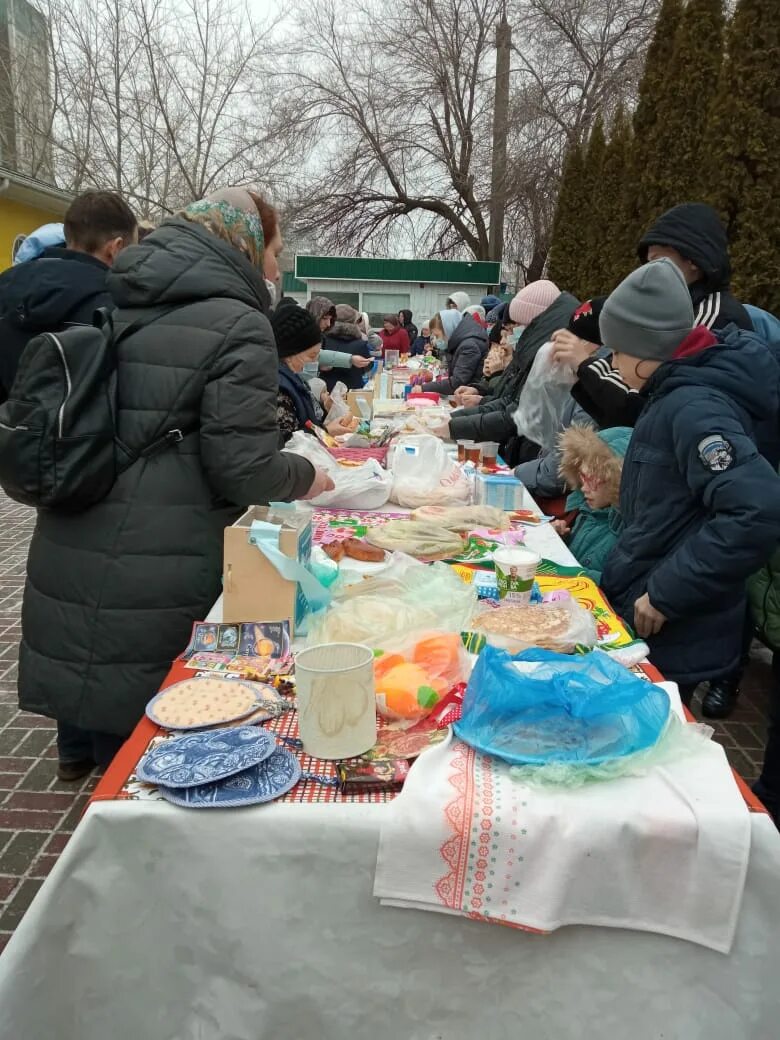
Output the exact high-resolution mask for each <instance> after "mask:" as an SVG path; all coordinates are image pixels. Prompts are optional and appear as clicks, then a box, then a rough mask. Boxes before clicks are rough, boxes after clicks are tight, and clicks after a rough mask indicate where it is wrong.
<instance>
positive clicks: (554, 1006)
mask: <svg viewBox="0 0 780 1040" xmlns="http://www.w3.org/2000/svg"><path fill="white" fill-rule="evenodd" d="M528 544H529V545H531V546H533V547H534V548H536V549H537V550H538V551H539V552H541V553H542V554H543V555H545V556H546V557H548V558H549V559H553V560H556V561H557V562H559V563H562V564H572V563H574V562H575V561H574V559H573V557H572V556H571V554H570V553H569V551H568V549H566V547H565V546H564V545H563V544H562V542H561V541H560V539H558V537H557V535H556V534H555V532H554V531H552V530H551V529H550V528H549V527H548V528H532V529H529V537H528ZM215 613H216V611H215ZM385 812H387V806H385V805H359V804H314V805H305V804H304V805H301V804H281V803H277V804H273V805H266V806H261V807H257V808H251V809H243V810H226V811H219V812H213V813H212V812H208V811H203V812H193V811H190V812H188V811H186V810H183V809H177V808H175V807H173V806H170V805H167V804H165V803H160V802H151V801H129V802H98V803H96V804H93V805H92V806H91V807H90V808H89V810H88V811H87V814H86V816H85V818H84V820H83V821H82V823H81V824H80V825H79V827H78V828H77V830H76V833H75V835H74V837H73V838H72V840H71V841H70V843H69V844H68V846H67V848H66V850H65V852H64V853H63V855H62V857H61V858H60V860H59V862H58V863H57V864H56V866H55V868H54V870H53V871H52V873H51V875H50V876H49V878H48V879H47V880H46V882H45V883H44V885H43V887H42V889H41V891H40V892H39V893H38V896H37V897H36V899H35V901H34V902H33V905H32V907H31V908H30V910H29V911H28V913H27V915H26V916H25V918H24V920H23V921H22V923H21V924H20V926H19V928H18V929H17V931H16V933H15V935H14V936H13V938H12V940H11V942H10V943H9V945H8V947H7V949H6V951H5V953H4V954H3V955H2V957H0V1040H42V1038H44V1037H50V1036H51V1037H56V1038H57V1040H266V1038H268V1040H363V1038H365V1040H475V1038H477V1037H485V1038H486V1040H504V1038H507V1040H510V1038H511V1040H517V1038H518V1037H525V1036H528V1037H533V1038H535V1040H569V1038H577V1040H581V1038H582V1037H583V1036H585V1035H588V1036H589V1035H591V1034H592V1035H594V1036H598V1037H599V1038H600V1040H627V1038H628V1037H631V1038H632V1040H659V1038H662V1037H663V1038H665V1040H699V1038H701V1040H705V1038H706V1040H773V1038H774V1037H776V1036H777V1035H778V1027H777V1021H778V1016H779V1015H780V995H779V991H778V987H777V982H776V977H777V966H778V964H780V900H779V899H778V881H779V880H780V837H778V834H777V832H776V831H775V829H774V827H773V826H772V824H771V822H770V821H769V819H768V818H767V817H763V816H760V817H759V816H756V817H753V818H752V850H751V857H750V865H749V868H748V877H747V884H746V890H745V896H744V901H743V909H742V916H741V920H740V924H739V929H738V933H737V939H736V942H735V944H734V948H733V950H732V953H731V954H730V955H729V956H728V957H725V956H722V955H721V954H717V953H713V952H711V951H708V950H705V949H703V948H700V947H697V946H694V945H692V944H691V943H687V942H683V941H680V940H676V939H669V938H665V937H662V936H658V935H648V934H640V933H635V932H628V931H626V932H623V931H615V930H608V929H601V928H579V927H578V928H565V929H562V930H561V931H559V932H556V933H555V934H553V935H551V936H548V937H546V938H537V937H532V936H529V935H527V934H525V933H521V932H518V931H516V930H514V929H509V928H504V927H501V926H498V925H488V924H481V923H476V922H472V921H464V920H462V919H459V918H454V917H446V916H442V915H437V914H430V913H425V912H422V911H409V910H396V909H392V908H387V907H382V906H380V904H379V902H378V900H376V899H375V898H374V897H373V895H372V889H373V882H374V870H375V866H376V854H377V844H378V837H379V829H380V824H381V821H382V815H383V813H385ZM669 884H674V878H670V879H669Z"/></svg>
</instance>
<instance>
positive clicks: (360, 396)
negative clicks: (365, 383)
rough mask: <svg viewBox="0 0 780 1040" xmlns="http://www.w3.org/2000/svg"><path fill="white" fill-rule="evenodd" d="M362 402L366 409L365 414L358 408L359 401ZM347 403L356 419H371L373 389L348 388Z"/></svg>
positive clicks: (372, 412)
mask: <svg viewBox="0 0 780 1040" xmlns="http://www.w3.org/2000/svg"><path fill="white" fill-rule="evenodd" d="M359 402H362V403H363V404H364V406H365V408H366V409H367V414H366V415H364V414H363V412H362V411H361V409H360V403H359ZM347 404H348V405H349V410H350V411H351V412H352V414H353V415H356V416H357V417H358V419H371V418H372V417H373V414H374V391H373V388H372V389H368V388H367V389H365V390H348V391H347Z"/></svg>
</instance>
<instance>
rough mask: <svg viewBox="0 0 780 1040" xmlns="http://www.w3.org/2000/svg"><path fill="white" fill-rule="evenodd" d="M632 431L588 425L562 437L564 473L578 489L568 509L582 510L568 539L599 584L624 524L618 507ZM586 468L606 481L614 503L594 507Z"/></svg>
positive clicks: (605, 484) (570, 498)
mask: <svg viewBox="0 0 780 1040" xmlns="http://www.w3.org/2000/svg"><path fill="white" fill-rule="evenodd" d="M631 434H632V430H630V429H628V428H626V427H624V426H622V427H616V428H615V429H612V430H602V431H601V432H600V433H597V432H596V431H595V430H593V429H591V428H590V427H588V426H570V427H569V429H568V430H564V432H563V433H562V434H561V436H560V439H559V446H560V460H561V476H562V477H563V479H564V480H565V481H566V483H567V484H568V486H569V487H571V488H574V489H575V490H574V491H572V493H571V494H570V495H569V497H568V498H567V500H566V509H567V510H575V509H576V510H577V511H578V515H577V518H576V520H575V521H574V525H573V526H572V529H571V534H570V535H569V538H568V542H569V548H570V549H571V551H572V553H573V555H574V556H575V557H576V559H577V562H578V563H579V564H580V565H581V566H582V568H583V569H584V570H585V571H586V572H587V574H588V577H589V578H592V579H593V581H595V582H596V584H597V585H600V584H601V573H602V571H603V569H604V564H605V562H606V559H607V557H608V556H609V553H610V552H611V550H612V547H613V546H614V544H615V542H616V540H617V537H618V534H619V533H620V528H621V526H622V523H623V521H622V518H621V516H620V510H619V508H618V502H619V500H620V477H621V473H622V471H623V457H624V456H625V454H626V450H627V449H628V443H629V441H630V440H631ZM583 468H585V469H587V471H588V473H589V474H590V475H591V476H593V477H596V478H598V479H600V480H602V481H603V482H604V485H603V486H604V490H605V491H606V492H607V493H608V494H609V496H610V499H611V500H612V502H613V503H614V504H613V505H609V506H606V507H605V508H603V509H591V507H590V506H589V505H588V503H587V502H586V500H585V496H584V495H583V493H582V489H581V486H580V473H581V471H582V469H583Z"/></svg>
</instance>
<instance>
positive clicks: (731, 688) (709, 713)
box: [701, 675, 741, 719]
mask: <svg viewBox="0 0 780 1040" xmlns="http://www.w3.org/2000/svg"><path fill="white" fill-rule="evenodd" d="M740 679H741V675H727V676H725V678H723V679H714V680H713V681H712V682H711V683H710V687H709V689H708V690H707V692H706V693H705V694H704V696H703V697H702V701H701V713H702V715H703V716H704V717H705V719H727V718H728V717H729V715H730V714H731V713H732V711H734V709H735V708H736V706H737V697H739V680H740Z"/></svg>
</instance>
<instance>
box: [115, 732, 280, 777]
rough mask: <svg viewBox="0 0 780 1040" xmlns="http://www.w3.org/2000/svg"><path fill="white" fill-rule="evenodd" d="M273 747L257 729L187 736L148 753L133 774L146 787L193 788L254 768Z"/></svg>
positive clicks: (269, 737) (270, 736)
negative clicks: (151, 785) (149, 785)
mask: <svg viewBox="0 0 780 1040" xmlns="http://www.w3.org/2000/svg"><path fill="white" fill-rule="evenodd" d="M275 747H276V741H275V740H274V737H273V734H272V733H269V732H268V730H265V729H261V728H260V727H259V726H235V727H233V728H232V729H221V730H217V731H216V732H215V731H213V730H210V731H209V732H207V733H188V734H187V736H186V737H175V738H172V739H171V740H165V741H163V743H162V744H158V745H157V746H156V747H154V748H152V750H151V751H148V752H147V753H146V754H145V755H144V757H143V758H142V759H141V760H140V762H139V763H138V765H137V767H136V770H135V775H136V776H137V777H138V779H139V780H143V781H144V782H145V783H147V784H163V785H164V786H167V787H196V786H198V785H199V784H208V783H211V782H212V781H215V780H223V779H224V778H225V777H227V776H233V775H234V774H235V773H240V772H242V771H243V770H245V769H249V768H250V767H251V766H256V765H258V763H260V762H262V761H263V759H266V758H268V757H269V755H271V754H272V753H273V750H274V748H275Z"/></svg>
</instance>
